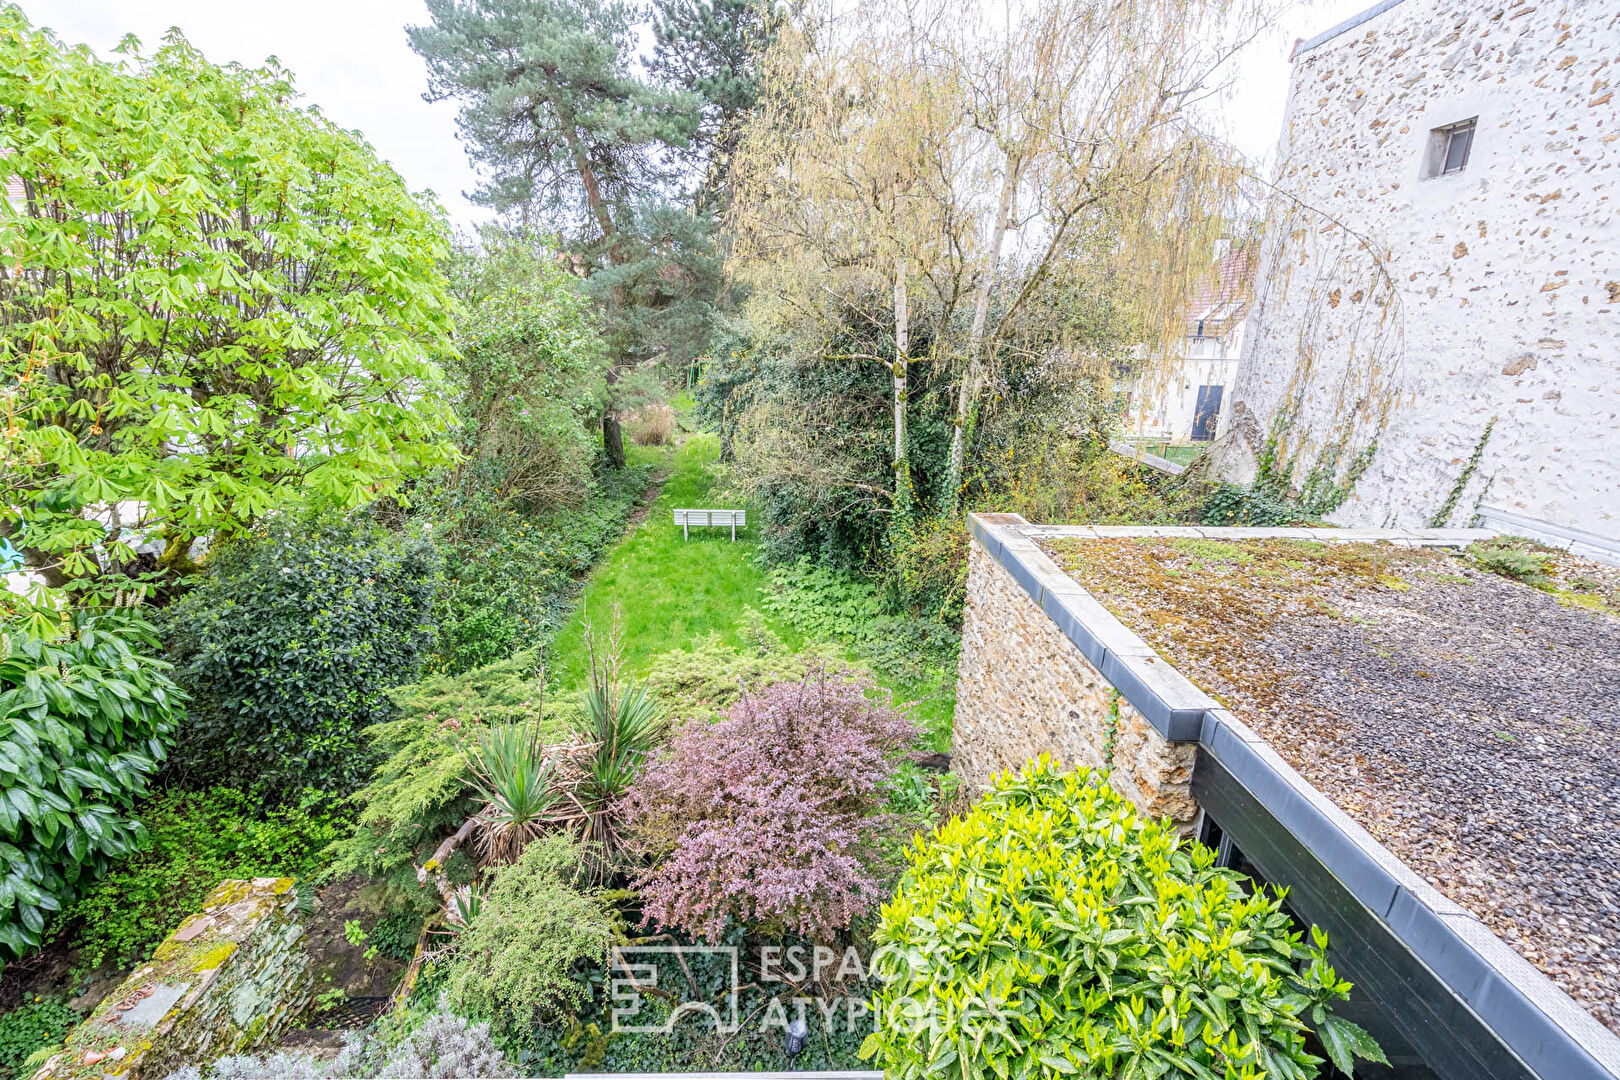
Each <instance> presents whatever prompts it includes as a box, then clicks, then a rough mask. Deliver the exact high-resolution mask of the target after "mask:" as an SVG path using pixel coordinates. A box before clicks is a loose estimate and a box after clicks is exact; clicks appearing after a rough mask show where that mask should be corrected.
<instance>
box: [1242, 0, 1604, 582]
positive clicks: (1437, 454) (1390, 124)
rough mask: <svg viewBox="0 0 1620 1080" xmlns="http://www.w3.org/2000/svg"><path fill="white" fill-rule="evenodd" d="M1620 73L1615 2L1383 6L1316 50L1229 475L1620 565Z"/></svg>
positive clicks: (1426, 1) (1378, 522) (1354, 516)
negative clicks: (1533, 538)
mask: <svg viewBox="0 0 1620 1080" xmlns="http://www.w3.org/2000/svg"><path fill="white" fill-rule="evenodd" d="M1617 60H1620V0H1586V2H1584V3H1551V4H1540V5H1536V4H1533V3H1532V4H1525V5H1523V6H1517V5H1513V4H1507V5H1502V4H1483V3H1477V2H1473V3H1469V2H1462V0H1404V2H1402V0H1385V2H1383V3H1380V4H1378V5H1377V6H1376V7H1373V8H1371V9H1369V10H1368V11H1366V12H1364V13H1363V14H1361V15H1359V16H1357V17H1356V18H1354V19H1351V20H1349V21H1348V22H1346V23H1344V24H1341V25H1340V26H1337V27H1335V28H1333V29H1332V30H1329V31H1327V32H1326V33H1324V34H1321V35H1319V36H1317V37H1315V38H1313V39H1311V40H1310V41H1306V42H1303V43H1301V44H1300V45H1298V46H1296V48H1295V51H1294V57H1293V64H1294V67H1293V79H1292V86H1291V89H1290V93H1289V101H1288V111H1287V116H1286V120H1285V123H1284V130H1283V134H1282V141H1281V146H1280V155H1279V160H1280V165H1279V168H1278V176H1277V185H1276V186H1277V189H1278V191H1279V198H1278V199H1277V201H1276V202H1277V206H1276V208H1275V209H1274V210H1273V212H1272V217H1271V220H1270V222H1269V223H1268V224H1269V228H1268V233H1267V239H1266V241H1265V243H1264V244H1263V246H1262V249H1261V253H1260V267H1259V271H1258V278H1257V282H1256V289H1255V294H1254V299H1253V301H1252V304H1253V313H1252V315H1251V324H1252V325H1251V326H1250V328H1249V332H1248V335H1247V338H1248V340H1246V341H1245V342H1244V348H1243V353H1242V362H1241V364H1240V365H1239V371H1238V375H1237V378H1236V381H1235V384H1234V385H1233V387H1232V388H1231V390H1230V391H1229V392H1228V396H1229V398H1230V399H1231V401H1230V408H1231V409H1232V412H1233V415H1232V417H1231V419H1230V420H1229V422H1228V423H1227V425H1225V427H1224V428H1223V435H1224V437H1223V438H1222V440H1221V442H1220V444H1219V445H1218V446H1217V448H1216V451H1215V457H1216V462H1215V464H1216V467H1217V468H1218V469H1219V470H1220V471H1221V473H1222V474H1223V475H1225V476H1226V477H1227V478H1229V479H1233V480H1237V481H1240V482H1244V481H1248V480H1250V479H1252V478H1254V477H1255V475H1256V472H1257V469H1259V468H1264V467H1265V463H1266V462H1267V461H1275V462H1276V469H1277V472H1278V473H1286V475H1287V476H1288V478H1289V479H1290V480H1291V481H1292V482H1293V484H1294V485H1295V486H1296V487H1303V486H1304V482H1305V479H1306V477H1308V476H1311V475H1312V474H1313V472H1314V474H1315V479H1316V481H1317V485H1316V487H1315V489H1314V490H1317V491H1322V490H1324V489H1323V487H1322V484H1323V482H1324V481H1337V488H1338V490H1340V491H1343V490H1345V489H1347V488H1348V489H1349V494H1348V499H1347V501H1345V502H1344V503H1343V505H1342V506H1341V507H1340V508H1339V509H1338V510H1337V511H1336V512H1334V513H1333V514H1332V517H1331V520H1333V521H1335V522H1337V523H1340V524H1345V525H1363V526H1421V525H1426V524H1429V523H1431V522H1433V523H1435V524H1437V525H1444V524H1451V525H1467V524H1469V523H1470V522H1471V521H1474V520H1476V518H1477V519H1478V520H1480V521H1481V522H1482V523H1483V524H1485V525H1488V526H1492V527H1497V528H1501V529H1504V530H1505V531H1510V532H1518V533H1529V534H1532V535H1538V536H1541V537H1543V538H1547V539H1561V540H1562V541H1563V542H1565V543H1568V542H1569V541H1571V540H1574V541H1576V542H1580V543H1584V544H1585V545H1587V547H1588V548H1604V549H1606V550H1607V551H1608V553H1609V555H1610V556H1611V557H1612V556H1613V555H1614V554H1616V553H1620V542H1617V541H1616V538H1620V378H1617V377H1616V376H1617V375H1620V349H1617V346H1616V342H1617V341H1620V102H1617V101H1616V98H1615V90H1614V85H1613V84H1614V83H1615V82H1616V81H1617V79H1620V63H1617ZM1268 451H1269V452H1268ZM1358 474H1359V479H1357V476H1358ZM1352 480H1353V481H1354V483H1353V485H1352V484H1351V483H1350V481H1352ZM1331 501H1332V500H1328V505H1331ZM1587 553H1588V554H1591V553H1592V551H1591V550H1588V551H1587Z"/></svg>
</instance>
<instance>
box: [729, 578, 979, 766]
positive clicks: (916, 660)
mask: <svg viewBox="0 0 1620 1080" xmlns="http://www.w3.org/2000/svg"><path fill="white" fill-rule="evenodd" d="M761 606H762V607H763V608H764V609H765V610H766V611H767V612H770V613H771V614H772V615H774V616H776V618H777V619H779V620H780V621H781V622H783V623H785V624H787V625H788V626H790V627H792V628H793V629H794V630H796V631H798V632H799V633H801V634H803V635H804V637H805V638H806V640H810V641H827V642H838V643H840V644H842V645H844V646H846V647H847V648H848V649H849V650H850V651H851V653H852V654H853V656H855V657H856V658H858V659H859V660H861V661H862V662H864V663H865V664H867V665H868V666H870V667H871V669H872V670H873V672H875V673H876V674H877V675H878V676H879V678H881V679H882V681H883V683H884V685H885V686H886V687H889V688H890V689H892V690H893V692H894V693H895V694H896V695H897V696H899V697H900V698H902V699H903V700H905V701H907V702H908V703H910V704H911V706H912V710H913V714H914V715H915V716H916V718H917V720H918V721H919V722H920V723H921V724H922V725H923V726H924V727H925V729H926V730H927V732H928V735H929V740H930V742H931V743H932V744H933V746H934V748H935V749H936V750H948V749H950V743H951V716H952V713H953V712H954V710H955V706H956V660H957V655H958V653H959V652H960V651H961V640H962V639H961V634H960V633H959V632H957V631H956V630H954V629H952V628H951V627H950V626H949V625H947V624H946V623H944V622H941V621H940V620H938V619H934V618H919V617H917V616H915V615H907V614H899V615H897V614H894V613H893V607H894V605H893V604H892V603H890V602H888V601H887V600H886V599H885V598H884V596H883V594H882V592H881V591H880V590H879V589H878V587H877V586H875V585H873V584H871V583H869V582H867V581H863V580H862V579H860V578H858V577H856V576H855V575H854V574H852V573H850V572H849V571H847V570H838V569H835V568H832V567H827V566H817V565H815V564H814V563H812V562H811V561H810V560H809V559H808V558H804V557H800V558H799V559H797V560H795V561H794V562H793V563H791V564H788V565H781V566H775V567H772V568H771V569H770V571H769V584H768V585H767V586H766V587H765V588H764V590H763V591H762V594H761Z"/></svg>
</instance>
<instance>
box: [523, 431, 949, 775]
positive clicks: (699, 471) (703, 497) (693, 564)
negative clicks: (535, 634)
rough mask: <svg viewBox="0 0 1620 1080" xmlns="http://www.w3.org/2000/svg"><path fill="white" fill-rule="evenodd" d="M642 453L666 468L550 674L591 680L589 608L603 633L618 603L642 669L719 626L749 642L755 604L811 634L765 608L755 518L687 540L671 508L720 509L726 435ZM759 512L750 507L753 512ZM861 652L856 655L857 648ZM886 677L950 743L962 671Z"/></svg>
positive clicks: (735, 640)
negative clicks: (739, 530) (744, 628)
mask: <svg viewBox="0 0 1620 1080" xmlns="http://www.w3.org/2000/svg"><path fill="white" fill-rule="evenodd" d="M629 449H631V450H632V452H634V453H635V455H636V458H635V459H636V460H637V461H659V460H663V461H664V462H665V463H666V464H665V467H666V468H668V469H669V470H670V471H669V475H668V477H667V479H665V481H664V486H663V489H662V490H661V491H660V492H659V495H658V498H657V499H656V500H655V501H654V502H653V504H652V507H651V508H650V511H649V512H648V513H647V516H646V518H645V520H643V521H641V522H640V523H639V524H638V525H636V526H635V527H634V528H633V529H631V530H630V531H629V532H628V533H627V534H626V536H625V537H624V539H623V540H621V541H619V543H618V544H617V545H616V546H615V547H614V549H613V550H612V551H611V552H610V553H609V554H608V556H607V558H606V559H604V560H603V561H602V563H601V564H600V565H599V566H598V567H597V568H596V570H595V571H594V572H593V573H592V574H591V578H590V581H589V582H588V583H587V584H586V586H585V589H584V592H583V593H582V594H581V597H580V604H579V607H578V609H577V610H576V612H575V613H574V615H573V616H572V617H571V618H570V619H569V621H568V623H567V624H566V625H565V626H564V627H563V629H562V630H561V631H560V632H559V633H558V635H557V637H556V640H555V641H554V642H553V644H552V646H551V648H550V649H549V650H548V652H547V655H546V667H547V674H548V677H549V681H551V682H553V684H554V685H556V686H559V687H561V688H563V689H571V688H573V687H576V686H580V685H582V684H583V683H584V682H585V678H586V674H587V665H588V660H587V657H586V651H585V633H584V621H585V616H586V615H587V614H588V615H589V617H590V620H591V622H592V623H593V624H594V625H595V627H596V631H597V633H598V634H605V633H606V632H607V629H608V627H609V626H610V625H611V624H612V621H613V610H614V605H615V604H616V605H618V609H619V613H620V618H621V625H622V627H623V631H624V638H623V644H624V661H625V665H626V667H627V668H628V669H629V670H630V671H631V672H632V673H634V674H636V675H644V674H646V672H647V669H648V668H649V667H650V666H651V665H652V662H653V661H654V660H655V659H656V658H657V657H659V656H661V655H663V654H664V653H667V652H670V651H672V650H675V649H690V648H691V647H692V646H693V645H694V644H695V643H696V642H697V641H698V639H700V638H702V637H704V636H706V635H708V634H710V633H717V634H719V635H720V637H721V638H722V639H723V640H725V641H726V642H728V643H729V644H732V645H739V646H740V645H743V644H745V642H744V641H743V639H742V636H741V634H740V633H739V623H740V621H741V619H742V616H743V612H744V611H746V610H747V609H749V608H752V609H754V610H755V611H757V612H759V613H760V614H761V615H762V616H764V618H765V624H766V625H767V626H769V627H770V628H771V630H773V631H774V632H775V633H776V634H778V635H779V636H780V637H781V638H782V641H783V642H784V643H785V644H786V645H787V646H788V647H789V648H792V649H797V648H800V647H801V646H803V645H804V643H805V637H804V635H803V634H802V633H801V632H799V631H798V630H796V629H794V628H792V627H791V626H788V625H786V624H785V623H783V622H782V621H781V620H780V619H778V618H776V617H773V616H771V615H769V614H767V613H766V612H765V611H764V608H763V606H762V605H761V603H760V590H761V588H763V587H764V586H765V585H766V583H767V579H766V576H765V573H764V571H763V570H762V569H760V565H759V562H758V558H757V555H758V549H759V545H758V544H757V542H756V541H755V540H754V538H753V537H754V529H755V528H757V526H753V525H751V526H750V527H749V528H748V529H747V530H746V531H745V533H744V534H743V535H740V536H738V538H737V541H736V543H733V542H732V541H731V532H730V530H729V529H694V530H693V531H692V535H691V539H689V540H682V539H681V530H680V529H679V528H678V527H677V526H676V525H675V523H674V521H673V520H672V515H671V513H670V511H672V510H674V509H676V508H678V507H690V508H697V509H703V508H716V509H717V508H723V507H726V506H727V503H726V501H725V500H722V499H719V498H718V497H716V496H714V495H712V494H711V490H712V488H713V487H714V477H713V475H712V471H711V466H713V465H714V463H715V462H716V461H717V460H718V458H719V454H720V441H719V439H718V438H716V437H715V436H713V435H708V434H696V435H692V436H690V437H688V438H687V440H686V441H685V442H684V443H683V444H682V445H681V446H680V448H679V449H676V450H669V449H658V448H648V447H632V448H629ZM749 517H750V519H751V520H757V519H755V517H754V515H753V514H750V515H749ZM850 658H851V659H852V660H854V659H855V657H854V656H853V655H851V656H850ZM876 677H877V681H878V683H879V684H880V685H882V686H885V687H887V688H888V689H889V690H891V691H893V692H894V695H895V699H896V700H897V701H911V702H916V717H917V721H918V723H919V725H920V726H921V727H923V728H924V730H926V731H927V732H928V738H927V741H928V743H929V744H930V745H931V746H932V747H933V749H936V750H948V749H949V748H950V732H951V719H952V714H953V713H954V711H955V705H956V694H955V690H956V685H955V672H954V671H950V672H946V673H944V674H943V678H942V679H935V678H932V677H930V678H928V679H925V680H923V681H920V682H906V681H902V680H899V679H895V678H890V677H886V676H885V675H884V674H883V673H882V672H879V673H877V675H876Z"/></svg>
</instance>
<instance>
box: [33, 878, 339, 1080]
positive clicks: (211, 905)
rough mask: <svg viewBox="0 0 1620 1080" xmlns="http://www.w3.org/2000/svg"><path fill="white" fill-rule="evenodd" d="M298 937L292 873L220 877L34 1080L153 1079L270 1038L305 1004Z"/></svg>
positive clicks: (304, 962)
mask: <svg viewBox="0 0 1620 1080" xmlns="http://www.w3.org/2000/svg"><path fill="white" fill-rule="evenodd" d="M303 935H304V928H303V925H302V922H301V920H300V918H299V913H298V903H297V897H296V895H295V894H294V892H293V879H292V878H254V879H253V880H252V881H226V882H222V883H221V884H220V886H219V887H218V888H217V889H215V890H214V891H213V892H212V893H211V894H209V897H208V899H207V900H206V901H205V902H204V904H203V909H202V911H200V912H199V913H198V914H196V915H193V916H191V917H190V918H188V919H187V920H186V921H185V922H183V923H181V924H180V927H179V929H177V930H176V931H175V932H174V933H172V934H170V935H169V936H168V937H167V938H165V939H164V941H163V943H162V944H161V945H159V946H158V947H157V950H156V951H155V952H154V953H153V954H152V959H151V960H150V961H149V962H148V963H146V964H143V965H141V966H140V967H139V968H137V969H136V970H135V972H134V973H133V974H132V975H130V977H129V978H128V979H127V980H125V982H124V984H123V985H122V986H120V987H119V988H118V989H117V990H115V991H113V992H112V994H110V995H109V996H108V997H107V998H106V1000H105V1001H103V1002H102V1003H101V1004H100V1005H99V1006H97V1008H96V1010H95V1011H94V1012H92V1013H91V1014H90V1016H89V1018H88V1019H86V1020H85V1021H84V1023H82V1024H80V1025H79V1026H78V1027H77V1028H75V1029H74V1031H73V1033H72V1035H71V1036H69V1038H68V1041H67V1044H66V1045H65V1047H64V1048H63V1050H62V1052H61V1053H60V1054H58V1055H57V1056H55V1057H53V1058H52V1059H51V1060H50V1061H48V1062H46V1063H45V1065H44V1066H43V1067H41V1068H40V1070H39V1071H38V1072H37V1073H35V1074H34V1080H89V1078H92V1077H93V1078H95V1080H103V1078H109V1077H111V1078H118V1080H161V1078H162V1077H164V1076H167V1075H168V1073H169V1072H171V1071H172V1070H174V1069H176V1068H179V1067H180V1066H182V1065H191V1064H200V1063H203V1062H208V1061H213V1060H214V1059H216V1058H219V1057H221V1056H223V1055H226V1054H235V1053H242V1052H244V1051H247V1050H251V1049H253V1048H254V1047H257V1046H261V1045H263V1044H265V1043H267V1042H269V1041H271V1040H272V1039H274V1038H275V1037H276V1036H277V1035H279V1034H280V1033H281V1032H282V1030H283V1029H284V1028H285V1027H286V1026H287V1025H288V1023H289V1022H290V1021H292V1020H294V1019H296V1018H297V1017H298V1016H299V1015H300V1014H302V1013H303V1012H304V1010H305V1009H306V1008H307V1007H308V1005H309V1003H310V998H311V993H312V990H311V987H312V985H313V980H312V979H311V977H310V972H309V957H308V956H307V955H306V954H305V952H304V949H303V945H302V940H301V939H302V938H303Z"/></svg>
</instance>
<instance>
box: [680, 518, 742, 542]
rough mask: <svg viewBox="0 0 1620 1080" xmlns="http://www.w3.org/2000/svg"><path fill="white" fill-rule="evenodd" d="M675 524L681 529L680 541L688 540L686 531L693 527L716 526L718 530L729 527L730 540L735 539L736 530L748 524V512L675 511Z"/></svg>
mask: <svg viewBox="0 0 1620 1080" xmlns="http://www.w3.org/2000/svg"><path fill="white" fill-rule="evenodd" d="M675 524H677V525H679V526H680V527H681V539H682V540H687V539H690V537H691V533H690V532H689V531H688V530H689V529H690V528H691V527H692V526H693V525H718V526H720V528H722V529H723V528H725V527H726V526H727V525H730V526H731V539H732V540H733V541H735V540H736V539H737V530H738V529H740V528H743V527H744V526H746V525H747V524H748V511H746V510H677V511H675Z"/></svg>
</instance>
